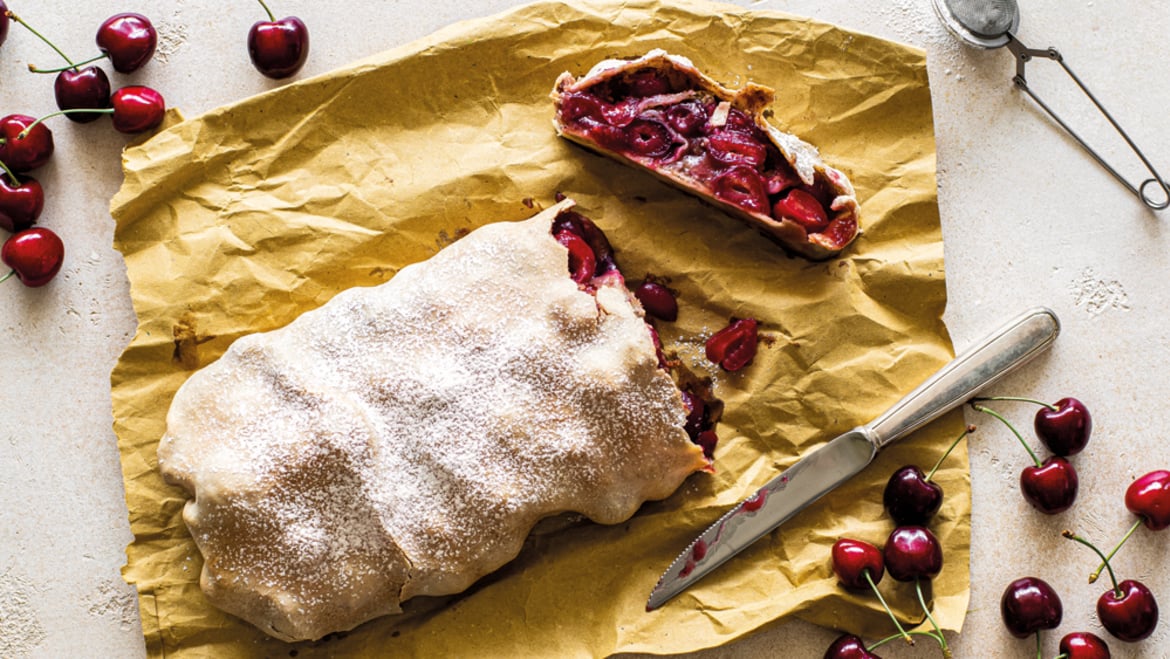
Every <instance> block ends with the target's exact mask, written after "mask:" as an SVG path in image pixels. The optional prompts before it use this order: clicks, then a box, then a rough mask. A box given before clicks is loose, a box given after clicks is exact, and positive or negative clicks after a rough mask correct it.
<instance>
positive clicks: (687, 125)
mask: <svg viewBox="0 0 1170 659" xmlns="http://www.w3.org/2000/svg"><path fill="white" fill-rule="evenodd" d="M665 114H666V122H667V123H668V124H670V125H671V127H672V128H674V129H675V130H676V131H678V134H679V135H682V136H684V137H695V136H696V135H699V134H700V133H702V131H703V126H704V125H705V124H706V123H707V108H706V107H705V106H704V105H703V104H702V103H700V102H698V101H682V102H681V103H676V104H674V105H672V106H670V107H668V108H666V111H665Z"/></svg>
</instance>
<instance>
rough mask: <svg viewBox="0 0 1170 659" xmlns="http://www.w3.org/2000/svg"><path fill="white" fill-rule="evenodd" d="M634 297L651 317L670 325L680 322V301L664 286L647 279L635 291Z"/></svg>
mask: <svg viewBox="0 0 1170 659" xmlns="http://www.w3.org/2000/svg"><path fill="white" fill-rule="evenodd" d="M634 297H636V298H638V302H641V303H642V308H643V309H645V310H646V313H648V314H650V315H651V316H654V317H655V318H657V319H659V320H665V321H666V322H668V323H670V322H674V321H676V320H678V300H676V299H675V297H674V293H671V292H670V289H669V288H667V287H665V286H663V285H662V284H659V283H658V282H656V281H651V280H649V279H647V280H646V281H643V282H642V283H641V284H639V285H638V287H637V288H635V289H634Z"/></svg>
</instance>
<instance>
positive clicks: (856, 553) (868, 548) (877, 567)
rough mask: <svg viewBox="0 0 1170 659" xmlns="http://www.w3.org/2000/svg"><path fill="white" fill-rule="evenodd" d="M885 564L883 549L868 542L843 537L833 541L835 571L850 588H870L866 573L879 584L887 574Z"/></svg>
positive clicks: (842, 582) (846, 586) (844, 584)
mask: <svg viewBox="0 0 1170 659" xmlns="http://www.w3.org/2000/svg"><path fill="white" fill-rule="evenodd" d="M885 566H886V563H885V559H884V558H883V557H882V552H881V550H880V549H878V548H877V547H875V546H873V545H871V544H870V543H868V542H865V541H862V540H852V539H849V538H841V539H840V540H838V541H837V542H835V543H833V573H834V574H836V575H837V579H838V580H839V581H840V582H841V585H842V586H844V587H845V588H847V589H849V590H866V591H868V590H870V585H869V580H867V579H866V578H865V575H866V573H868V574H869V578H870V579H872V580H873V583H874V585H877V584H878V582H880V581H881V580H882V577H883V576H884V575H885V570H886V568H885Z"/></svg>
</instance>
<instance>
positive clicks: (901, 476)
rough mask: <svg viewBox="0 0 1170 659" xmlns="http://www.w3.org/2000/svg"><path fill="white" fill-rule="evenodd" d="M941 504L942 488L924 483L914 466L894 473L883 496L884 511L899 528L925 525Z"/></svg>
mask: <svg viewBox="0 0 1170 659" xmlns="http://www.w3.org/2000/svg"><path fill="white" fill-rule="evenodd" d="M942 500H943V491H942V487H940V486H939V485H938V483H934V482H931V481H928V480H926V475H925V474H923V473H922V470H921V469H919V468H918V467H916V466H914V465H906V466H905V467H902V468H901V469H899V470H898V471H895V472H894V475H893V476H890V480H889V481H887V482H886V489H885V492H884V493H883V494H882V503H883V504H885V506H886V511H888V512H889V513H890V517H893V518H894V521H895V522H896V523H898V524H900V525H908V524H925V523H926V521H927V520H929V519H930V518H931V517H933V516H934V514H935V513H937V512H938V509H939V508H940V507H941V506H942Z"/></svg>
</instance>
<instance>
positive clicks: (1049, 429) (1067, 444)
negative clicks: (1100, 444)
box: [1033, 398, 1093, 456]
mask: <svg viewBox="0 0 1170 659" xmlns="http://www.w3.org/2000/svg"><path fill="white" fill-rule="evenodd" d="M1053 407H1055V408H1056V409H1055V410H1054V409H1052V408H1050V407H1041V408H1040V409H1039V410H1037V411H1036V419H1035V421H1034V423H1033V426H1034V427H1035V429H1036V436H1037V437H1039V438H1040V441H1042V442H1044V445H1045V446H1047V447H1048V450H1049V451H1052V452H1053V453H1055V454H1056V455H1060V456H1069V455H1076V454H1077V453H1080V452H1081V451H1082V450H1084V448H1085V445H1086V444H1088V443H1089V434H1090V433H1091V432H1092V431H1093V418H1092V417H1091V416H1090V415H1089V410H1088V408H1086V407H1085V404H1084V403H1082V402H1081V401H1079V400H1077V399H1076V398H1061V399H1060V400H1058V401H1056V404H1055V405H1053Z"/></svg>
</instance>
